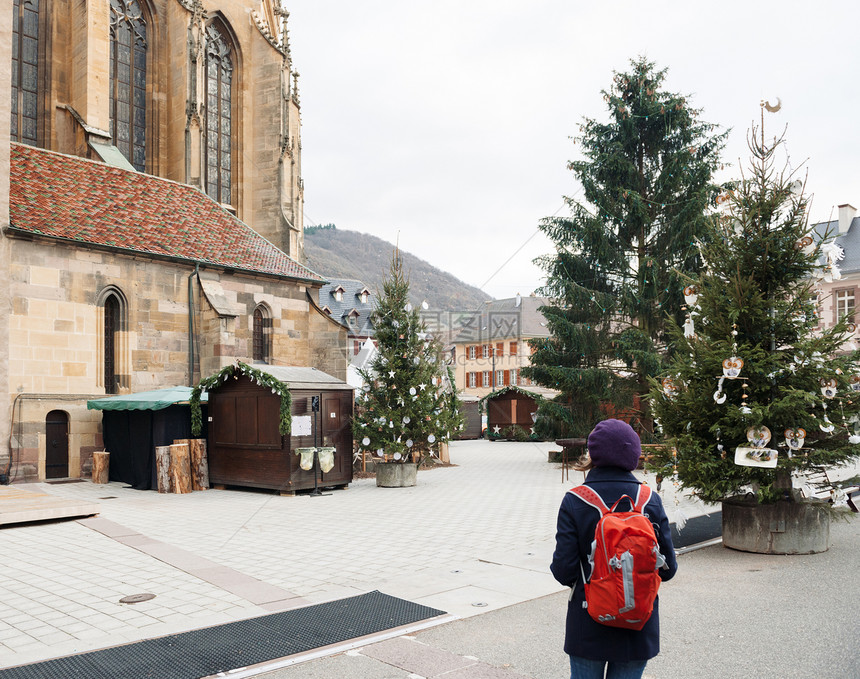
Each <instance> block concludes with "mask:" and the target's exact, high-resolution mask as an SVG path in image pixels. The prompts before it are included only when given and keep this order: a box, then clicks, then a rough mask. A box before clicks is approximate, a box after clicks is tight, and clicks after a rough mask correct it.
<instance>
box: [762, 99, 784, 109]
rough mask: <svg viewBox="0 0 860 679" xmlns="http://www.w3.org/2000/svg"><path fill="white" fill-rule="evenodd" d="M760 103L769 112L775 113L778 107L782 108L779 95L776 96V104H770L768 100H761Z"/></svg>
mask: <svg viewBox="0 0 860 679" xmlns="http://www.w3.org/2000/svg"><path fill="white" fill-rule="evenodd" d="M761 105H762V106H764V107H765V108H766V109H767V110H768V111H769V112H771V113H776V112H777V111H779V109H781V108H782V99H780V98H779V97H777V98H776V104H771V103H770V102H769V101H765V100H764V99H762V100H761Z"/></svg>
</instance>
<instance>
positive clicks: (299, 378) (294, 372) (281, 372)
mask: <svg viewBox="0 0 860 679" xmlns="http://www.w3.org/2000/svg"><path fill="white" fill-rule="evenodd" d="M251 367H252V368H254V369H255V370H259V371H260V372H264V373H268V374H269V375H271V376H272V377H274V378H276V379H278V380H280V381H281V382H283V383H284V384H286V385H287V386H288V387H289V388H290V389H352V388H353V387H351V386H350V385H349V384H347V383H346V382H344V381H342V380H339V379H337V378H336V377H332V376H331V375H329V374H328V373H324V372H323V371H322V370H317V369H316V368H302V367H297V366H280V365H262V364H259V363H255V364H253V365H252V366H251Z"/></svg>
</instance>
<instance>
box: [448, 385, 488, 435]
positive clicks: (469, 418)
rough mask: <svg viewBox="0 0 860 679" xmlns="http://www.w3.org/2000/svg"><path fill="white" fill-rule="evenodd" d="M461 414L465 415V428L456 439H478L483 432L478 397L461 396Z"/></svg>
mask: <svg viewBox="0 0 860 679" xmlns="http://www.w3.org/2000/svg"><path fill="white" fill-rule="evenodd" d="M460 413H461V414H462V415H463V428H462V429H461V430H460V432H459V433H457V434H456V435H455V436H454V438H455V439H460V440H462V439H478V438H481V434H482V432H483V426H482V418H481V403H480V400H479V399H478V397H477V396H471V395H468V394H463V395H461V396H460Z"/></svg>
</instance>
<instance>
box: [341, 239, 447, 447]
mask: <svg viewBox="0 0 860 679" xmlns="http://www.w3.org/2000/svg"><path fill="white" fill-rule="evenodd" d="M371 321H372V323H373V327H374V332H375V339H376V343H377V349H378V351H377V353H376V355H375V357H374V359H373V361H372V362H371V365H370V367H369V369H367V370H365V371H360V374H361V377H362V379H363V380H364V382H365V387H364V391H362V392H361V393H360V394H359V403H358V410H357V412H356V415H355V417H354V419H353V435H354V437H355V440H356V441H358V442H359V448H360V449H361V450H365V451H370V452H372V453H373V454H374V455H376V456H378V457H379V458H382V459H385V460H387V461H394V462H412V461H415V462H418V463H421V462H423V461H424V460H426V458H427V457H428V456H431V455H433V454H434V453H435V451H436V450H438V447H439V445H440V444H442V443H445V442H447V441H448V440H449V439H450V438H451V436H452V435H453V434H454V433H456V432H457V431H459V430H460V428H461V426H462V417H461V415H460V407H459V406H460V404H459V399H458V398H457V393H456V389H455V388H454V386H453V379H452V378H451V375H450V371H449V369H448V367H447V366H445V365H444V361H443V360H442V346H441V343H440V342H439V340H438V339H437V338H435V337H432V336H431V335H430V333H428V332H427V327H426V325H425V323H424V322H423V321H422V319H421V316H420V314H419V311H418V309H415V308H414V307H413V306H412V304H411V303H410V302H409V281H408V280H407V278H406V276H405V275H404V273H403V265H402V261H401V258H400V255H399V253H398V252H397V251H395V252H394V256H393V257H392V260H391V269H390V271H389V274H388V276H387V277H385V278H384V279H383V281H382V294H381V295H380V296H379V298H378V299H377V302H376V307H375V309H374V310H373V312H372V314H371Z"/></svg>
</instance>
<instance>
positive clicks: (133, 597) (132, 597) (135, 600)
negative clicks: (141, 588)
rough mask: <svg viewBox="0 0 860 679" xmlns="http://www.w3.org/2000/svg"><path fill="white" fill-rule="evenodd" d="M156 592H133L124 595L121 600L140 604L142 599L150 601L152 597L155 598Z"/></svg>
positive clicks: (122, 602)
mask: <svg viewBox="0 0 860 679" xmlns="http://www.w3.org/2000/svg"><path fill="white" fill-rule="evenodd" d="M154 598H155V594H149V593H146V594H131V595H129V596H124V597H123V598H122V599H120V600H119V602H120V603H121V604H139V603H140V602H141V601H149V600H150V599H154Z"/></svg>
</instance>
